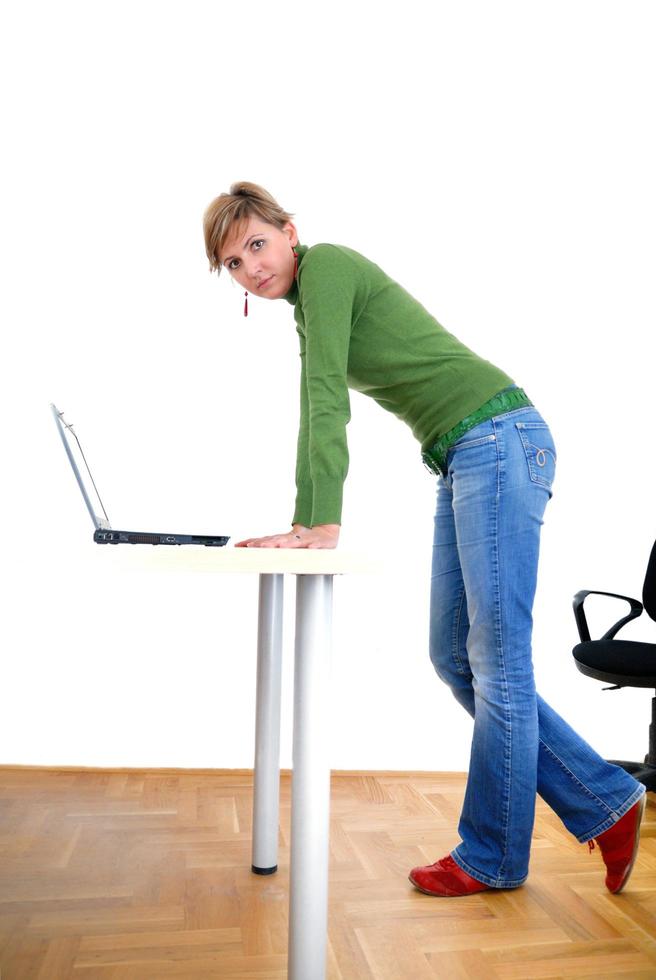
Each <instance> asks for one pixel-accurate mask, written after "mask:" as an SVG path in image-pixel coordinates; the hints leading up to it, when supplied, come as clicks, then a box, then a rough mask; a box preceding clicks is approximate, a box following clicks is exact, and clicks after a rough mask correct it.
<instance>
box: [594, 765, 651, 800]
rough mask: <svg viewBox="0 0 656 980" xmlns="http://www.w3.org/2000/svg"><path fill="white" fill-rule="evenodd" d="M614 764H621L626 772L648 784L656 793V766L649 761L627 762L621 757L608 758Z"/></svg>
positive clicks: (648, 787) (645, 784)
mask: <svg viewBox="0 0 656 980" xmlns="http://www.w3.org/2000/svg"><path fill="white" fill-rule="evenodd" d="M606 761H607V762H610V764H611V765H613V766H620V768H622V769H625V770H626V772H629V773H631V775H632V776H633V778H634V779H637V780H638V782H639V783H642V784H643V786H646V787H647V789H648V790H650V791H651V792H652V793H656V766H653V765H651V763H649V762H647V761H646V760H645V762H626V761H624V760H620V759H607V760H606Z"/></svg>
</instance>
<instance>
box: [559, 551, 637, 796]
mask: <svg viewBox="0 0 656 980" xmlns="http://www.w3.org/2000/svg"><path fill="white" fill-rule="evenodd" d="M588 595H607V596H613V598H615V599H625V600H626V602H629V603H630V604H631V612H630V613H629V614H628V616H625V617H624V619H620V620H619V622H617V623H615V625H614V626H611V628H610V629H609V630H608V632H607V633H604V635H603V636H602V637H601V639H600V640H591V639H590V630H589V629H588V623H587V620H586V618H585V613H584V612H583V602H584V600H585V597H586V596H588ZM643 603H644V608H645V609H646V611H647V615H648V616H650V618H651V619H653V620H655V621H656V541H655V542H654V546H653V548H652V549H651V555H650V557H649V564H648V565H647V574H646V576H645V584H644V585H643V587H642V602H638V600H637V599H631V598H630V597H629V596H626V595H617V594H616V593H615V592H595V591H594V589H586V590H583V591H582V592H577V593H576V595H575V596H574V616H575V617H576V625H577V626H578V630H579V636H580V637H581V642H580V643H579V644H577V645H576V646H575V647H574V649H573V650H572V653H573V654H574V660H575V661H576V666H577V667H578V669H579V670H580V671H581V673H582V674H587V675H588V677H596V678H597V680H599V681H610V683H611V684H612V685H613V686H612V687H605V688H604V691H617V690H618V689H619V688H620V687H653V688H656V643H641V642H638V641H636V640H616V639H614V637H615V634H616V633H618V632H619V631H620V629H621V628H622V627H623V626H624V625H625V624H626V623H628V622H630V621H631V620H632V619H636V618H637V617H638V616H639V615H640V614H641V613H642V610H643ZM608 761H609V762H613V763H614V764H615V765H616V766H621V767H622V769H626V771H627V772H630V773H631V775H632V776H633V777H634V778H635V779H637V780H638V781H639V782H641V783H644V785H645V786H646V787H647V789H648V790H652V791H656V697H653V698H652V700H651V725H650V726H649V752H648V753H647V755H646V756H645V761H644V762H622V761H619V760H616V759H609V760H608Z"/></svg>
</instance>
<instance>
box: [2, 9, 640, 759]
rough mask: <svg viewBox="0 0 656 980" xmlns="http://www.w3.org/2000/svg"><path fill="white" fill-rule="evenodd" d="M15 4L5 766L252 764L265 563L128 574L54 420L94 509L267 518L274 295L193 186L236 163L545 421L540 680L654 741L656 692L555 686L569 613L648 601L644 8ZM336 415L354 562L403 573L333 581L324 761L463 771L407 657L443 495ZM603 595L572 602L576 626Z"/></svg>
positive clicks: (455, 724) (464, 744)
mask: <svg viewBox="0 0 656 980" xmlns="http://www.w3.org/2000/svg"><path fill="white" fill-rule="evenodd" d="M3 9H4V14H3V22H2V25H1V30H0V36H1V37H2V40H1V41H0V45H1V51H0V55H1V57H0V71H1V72H2V79H1V80H2V86H3V92H4V94H5V97H6V101H5V108H4V110H3V136H4V141H3V142H4V145H5V150H4V152H3V163H2V166H3V171H4V174H3V179H2V182H1V187H0V193H1V195H2V202H1V203H2V223H1V224H2V229H1V234H2V269H3V280H4V285H3V290H2V294H3V295H2V305H3V308H4V309H3V317H2V319H3V342H2V343H3V356H2V369H3V402H4V408H5V440H4V452H3V464H4V465H3V471H4V475H3V479H2V481H1V492H2V529H3V543H2V559H3V569H4V576H3V581H4V585H3V599H4V603H3V605H4V613H3V616H2V620H1V621H2V633H3V635H2V645H3V671H2V686H3V699H2V712H1V713H0V746H1V748H0V762H1V763H9V764H34V765H38V764H43V765H84V766H113V765H117V766H153V767H157V766H183V767H205V766H208V767H219V768H224V767H227V768H229V767H250V766H252V764H253V741H254V682H255V639H256V619H255V612H256V604H257V577H256V576H237V575H235V576H227V577H221V578H216V577H214V576H207V575H197V576H190V577H187V576H183V575H177V574H176V575H170V576H159V575H158V576H156V577H155V578H156V580H154V578H153V577H149V576H147V575H145V574H144V575H134V576H127V575H126V576H122V575H120V574H117V572H116V570H115V569H114V568H113V567H112V562H108V561H107V560H106V555H107V552H106V551H105V549H104V548H100V547H98V546H96V545H94V544H93V542H92V537H91V532H92V527H91V523H90V521H89V518H88V515H87V514H86V511H85V509H84V506H83V503H82V500H81V498H80V497H79V494H78V491H77V489H76V487H75V485H74V482H73V478H72V475H71V473H70V471H69V470H68V464H67V463H66V460H65V457H64V454H63V452H62V448H61V445H60V443H59V439H58V437H57V434H56V431H55V427H54V424H53V421H52V418H51V415H50V412H49V407H48V406H49V402H50V401H51V400H52V401H55V402H56V403H57V404H58V406H59V407H60V408H61V409H63V410H64V411H65V413H66V417H67V418H68V419H69V421H72V422H73V423H74V424H75V425H76V428H77V431H78V433H79V435H80V437H81V439H82V442H83V445H84V446H85V449H86V451H87V455H88V458H89V462H90V464H91V467H92V470H93V472H94V475H95V477H96V481H97V483H98V485H99V487H100V489H101V493H102V496H103V498H104V500H105V503H106V506H107V509H108V512H109V516H110V518H111V520H112V522H113V524H114V525H115V526H119V527H120V526H126V525H127V526H129V527H134V528H139V529H146V530H148V529H150V530H164V531H171V530H172V531H179V532H185V531H193V532H210V533H226V534H230V535H231V537H232V541H231V544H232V543H233V542H234V541H237V540H239V539H240V538H243V537H246V536H251V535H264V534H273V533H277V532H280V531H284V530H287V529H288V528H289V525H290V521H291V518H292V513H293V504H294V454H295V445H296V427H297V423H298V379H299V364H300V362H299V358H298V348H297V336H296V333H295V328H294V321H293V310H292V307H291V306H289V304H287V303H286V302H284V301H279V302H277V303H276V302H271V301H266V300H262V299H257V298H255V297H250V299H249V317H248V319H244V317H243V291H242V290H240V289H239V288H238V287H237V286H235V287H234V288H232V287H231V284H230V281H229V280H228V278H227V276H222V278H221V279H220V280H217V278H216V277H212V276H210V274H209V272H208V269H207V261H206V258H205V255H204V248H203V240H202V228H201V219H202V212H203V210H204V208H205V206H206V205H207V204H208V203H209V201H210V200H211V199H212V198H213V197H214V196H216V195H217V194H218V193H220V192H221V191H224V190H227V189H228V187H229V185H230V183H231V182H232V181H234V180H240V179H245V180H252V181H255V182H256V183H260V184H262V185H263V186H264V187H266V188H267V189H269V190H270V192H271V193H273V195H274V196H275V197H276V198H277V199H278V201H279V202H280V203H281V204H282V206H283V207H285V208H287V209H288V210H289V211H291V212H293V213H294V214H295V221H296V223H297V226H298V228H299V231H300V239H301V242H302V243H304V244H308V245H312V244H315V243H317V242H322V241H327V242H336V243H340V244H344V245H348V246H349V247H351V248H355V249H357V250H359V251H361V252H363V253H364V254H365V255H367V256H368V257H369V258H371V259H372V260H374V261H375V262H377V263H378V264H379V265H381V267H382V268H383V269H384V270H385V271H386V272H387V273H388V274H389V275H391V276H392V278H394V279H396V280H397V281H399V282H400V283H402V284H403V285H404V286H405V288H406V289H408V290H409V291H410V292H411V293H412V294H413V295H415V296H416V297H417V298H418V299H419V300H420V301H421V302H422V303H423V304H424V305H425V306H426V307H427V308H428V309H429V310H430V311H431V312H432V313H433V314H434V315H435V316H436V317H437V319H438V320H439V321H440V322H441V323H442V324H443V325H444V326H445V327H446V328H447V329H448V330H450V331H451V332H453V333H455V334H456V336H458V337H459V338H460V339H461V340H463V341H464V342H465V343H467V344H468V345H469V346H470V347H472V348H473V349H474V350H475V351H477V352H478V353H479V354H481V355H482V356H483V357H486V358H488V359H489V360H491V361H493V362H494V363H495V364H498V365H499V366H500V367H502V368H503V369H504V370H505V371H507V372H508V373H509V374H510V375H511V376H512V377H513V378H514V379H515V380H516V382H517V383H518V384H519V385H521V386H523V387H524V388H525V389H526V391H527V392H528V394H529V395H530V397H531V398H532V399H533V401H534V402H535V404H536V406H537V407H538V408H539V410H540V411H541V412H542V414H543V415H544V417H545V418H546V420H547V421H548V422H549V424H550V426H551V429H552V432H553V435H554V438H555V441H556V446H557V449H558V454H559V455H558V469H557V476H556V482H555V486H554V490H555V495H554V497H553V499H552V501H551V502H550V504H549V505H548V507H547V512H546V515H545V524H544V527H543V532H542V533H543V538H542V554H541V564H540V576H539V584H538V594H537V598H536V603H535V608H534V618H535V634H534V660H535V670H536V677H537V684H538V690H539V691H540V692H541V693H542V695H543V697H545V698H546V699H547V700H548V701H549V702H550V703H551V704H552V705H553V706H554V707H555V708H556V709H557V710H559V711H560V712H561V713H562V714H563V716H564V717H565V718H566V719H567V720H568V721H569V722H570V723H572V724H573V725H574V726H575V727H576V728H578V730H579V731H580V732H581V734H583V735H584V737H586V738H587V739H588V740H589V741H590V742H591V743H592V744H593V745H594V746H595V747H596V748H597V749H598V751H600V752H601V753H602V754H604V755H606V756H607V757H625V758H635V759H637V758H642V756H643V754H644V752H645V751H646V747H647V735H648V721H649V713H650V698H651V696H652V695H653V692H650V691H648V690H644V691H631V690H625V691H620V692H613V693H603V694H602V691H601V687H602V685H601V684H599V683H598V682H595V681H593V680H590V679H587V678H585V677H583V676H582V675H581V674H579V673H578V672H577V670H576V668H575V665H574V662H573V660H572V656H571V649H572V646H573V645H574V644H575V643H576V642H577V633H576V628H575V623H574V618H573V614H572V609H571V600H572V596H573V594H574V592H576V591H577V590H578V589H582V588H590V589H602V590H606V591H612V592H619V593H624V594H628V595H632V596H636V597H640V593H641V589H642V581H643V576H644V571H645V566H646V561H647V557H648V555H649V550H650V547H651V544H652V542H653V540H654V538H655V537H656V511H655V508H654V478H655V476H656V462H655V455H656V454H655V446H654V428H653V423H654V399H653V385H654V352H653V351H654V348H653V331H654V314H655V299H654V289H653V274H654V268H655V259H656V255H655V251H656V249H655V244H654V242H655V239H654V227H655V226H656V200H655V191H654V180H653V175H654V173H656V153H655V149H654V145H655V144H654V139H653V93H654V85H655V82H656V77H655V76H656V68H655V63H654V58H653V51H654V45H655V36H654V35H655V30H654V29H655V26H656V14H655V12H654V7H653V4H651V3H649V2H632V3H631V4H626V3H620V2H612V3H609V2H599V0H595V2H580V0H550V2H549V3H532V2H529V3H527V2H524V0H517V2H497V3H494V4H488V3H484V2H479V3H471V2H460V3H458V4H453V3H435V4H433V5H432V6H431V8H430V10H431V13H430V14H429V13H427V12H426V11H427V10H428V9H429V8H426V6H425V4H423V3H418V2H415V0H410V2H406V3H404V4H402V5H398V6H397V5H389V4H384V3H383V4H375V5H374V4H357V3H355V4H354V3H344V2H342V0H336V2H333V3H332V5H331V6H329V7H327V6H326V5H325V4H321V5H319V4H316V3H312V2H308V0H305V2H303V3H301V2H294V3H284V2H283V3H278V4H275V5H271V4H268V3H267V4H265V3H261V2H257V0H253V2H251V3H249V4H247V5H244V6H241V7H240V6H239V5H233V4H220V3H204V2H195V3H194V2H191V3H188V2H186V3H184V4H183V3H181V2H179V3H170V2H158V3H154V2H152V3H151V2H134V0H132V2H129V3H128V2H124V0H119V2H116V0H115V2H114V3H113V4H112V5H111V6H108V5H107V4H104V3H103V4H100V3H97V2H88V0H87V2H80V3H70V2H60V3H57V4H46V3H29V2H27V3H21V4H18V3H16V4H14V5H13V9H12V5H10V4H9V5H5V7H4V8H3ZM351 407H352V420H351V422H350V424H349V427H348V437H349V448H350V456H351V466H350V472H349V475H348V479H347V482H346V487H345V503H344V510H343V526H342V534H341V539H340V547H343V548H349V549H365V550H366V549H368V548H369V547H370V546H376V547H381V546H383V545H384V544H385V542H393V543H395V545H396V546H397V547H399V548H401V549H402V550H403V551H404V552H405V555H406V559H407V560H406V561H405V562H404V563H403V565H401V564H400V565H399V567H398V571H397V572H396V573H394V574H390V575H388V576H384V577H382V578H381V577H378V578H376V577H366V576H365V577H363V576H353V577H346V578H338V579H336V580H335V613H334V641H335V642H334V655H333V673H332V677H333V686H332V691H331V692H330V696H331V697H332V700H333V718H334V732H333V741H332V747H333V748H332V757H331V763H332V765H333V767H334V768H336V769H360V768H367V769H417V770H424V769H425V770H465V769H466V768H467V766H468V760H469V748H470V741H471V731H472V722H471V719H470V718H469V716H468V715H466V714H465V712H464V711H463V710H462V709H461V708H460V707H459V706H458V704H457V703H456V702H455V700H454V699H453V697H452V696H451V694H450V692H449V691H448V689H447V688H446V687H445V686H444V685H443V684H442V683H441V682H440V681H439V679H438V678H437V676H436V675H435V673H434V671H433V668H432V666H431V663H430V661H429V658H428V597H429V586H430V559H431V545H432V532H433V514H434V507H435V490H436V481H435V479H434V478H432V477H431V476H430V475H429V474H428V473H427V472H426V470H425V469H424V467H423V466H422V464H421V460H420V456H419V445H418V443H416V442H415V441H414V438H413V436H412V433H411V432H410V429H409V428H407V427H406V426H405V425H403V423H400V422H399V421H398V420H397V419H396V418H394V416H392V415H389V414H387V413H385V412H384V411H383V410H382V409H380V408H379V407H378V406H377V405H376V404H375V403H374V402H373V401H370V400H368V399H366V398H365V397H364V396H362V395H360V394H358V393H352V398H351ZM288 581H289V584H288V589H287V595H286V597H285V628H286V641H285V672H284V693H283V733H282V753H281V764H282V765H283V766H290V765H291V761H292V760H291V730H292V729H291V706H292V686H291V681H292V677H291V667H292V660H293V647H292V641H291V637H292V627H293V615H294V596H293V588H292V586H293V584H294V579H289V580H288ZM624 611H625V606H624V605H623V604H622V603H619V602H617V601H612V600H602V599H599V598H598V599H597V603H594V604H593V603H591V622H592V627H593V635H599V633H600V631H601V630H602V628H603V629H605V628H607V627H608V626H609V625H610V624H611V623H613V622H615V620H616V619H619V618H620V616H621V615H623V614H624ZM622 635H623V636H624V637H625V638H627V639H649V638H651V640H652V641H656V624H654V623H653V622H651V620H649V619H647V617H646V615H644V616H643V617H642V618H641V619H640V620H638V621H637V622H634V623H632V624H630V625H629V627H627V628H625V630H624V632H623V634H622Z"/></svg>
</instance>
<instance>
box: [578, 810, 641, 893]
mask: <svg viewBox="0 0 656 980" xmlns="http://www.w3.org/2000/svg"><path fill="white" fill-rule="evenodd" d="M646 800H647V794H646V793H643V795H642V796H641V797H640V799H639V800H638V802H637V803H635V804H634V805H633V806H632V807H631V809H630V810H627V812H626V813H625V814H624V816H623V817H620V819H619V820H618V821H617V822H616V823H614V824H613V826H612V827H609V828H608V830H605V831H604V832H603V834H599V837H595V838H593V839H592V840H589V841H588V847H589V848H590V851H591V852H592V851H593V850H594V842H595V841H596V842H597V844H599V849H600V850H601V856H602V858H603V859H604V864H605V865H606V888H607V889H608V890H609V891H610V892H612V893H613V895H617V893H618V892H621V891H622V889H623V888H624V886H625V885H626V883H627V881H628V880H629V875H630V874H631V870H632V868H633V865H634V864H635V859H636V857H637V854H638V845H639V844H640V821H641V820H642V814H643V812H644V809H645V802H646Z"/></svg>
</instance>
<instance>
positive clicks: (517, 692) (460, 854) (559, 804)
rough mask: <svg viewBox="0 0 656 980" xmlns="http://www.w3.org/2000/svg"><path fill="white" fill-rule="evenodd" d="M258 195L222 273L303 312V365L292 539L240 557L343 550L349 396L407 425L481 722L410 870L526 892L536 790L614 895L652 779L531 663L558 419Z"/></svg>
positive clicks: (220, 200)
mask: <svg viewBox="0 0 656 980" xmlns="http://www.w3.org/2000/svg"><path fill="white" fill-rule="evenodd" d="M292 217H293V215H291V214H288V213H287V212H286V211H284V210H283V209H282V208H281V207H280V206H279V205H278V204H277V203H276V201H275V200H274V198H273V197H272V196H271V195H270V194H269V193H268V192H267V191H266V190H264V189H263V188H262V187H259V186H258V185H257V184H252V183H248V182H245V181H243V182H238V183H235V184H233V185H232V186H231V188H230V191H229V192H228V193H225V194H221V195H219V197H217V198H216V199H215V200H214V201H212V203H211V204H210V205H209V207H208V208H207V210H206V212H205V216H204V233H205V246H206V251H207V255H208V258H209V260H210V269H211V270H216V272H217V273H220V271H221V269H222V268H225V269H227V271H228V273H229V274H230V275H231V276H232V278H233V279H234V280H235V281H236V282H237V283H239V285H240V286H242V287H243V289H244V290H245V308H244V313H247V303H248V293H249V292H250V293H252V294H254V295H255V296H261V297H263V298H265V299H283V300H286V301H287V302H288V303H290V304H291V305H292V306H293V307H294V315H295V320H296V329H297V332H298V335H299V342H300V355H301V372H300V375H301V377H300V383H301V405H300V408H301V412H300V427H299V433H298V446H297V461H296V488H297V494H296V507H295V511H294V517H293V520H292V529H291V531H288V532H284V533H282V534H274V535H271V536H269V537H263V538H247V539H246V540H244V541H240V542H238V544H237V547H246V548H335V547H336V546H337V543H338V539H339V530H340V523H341V511H342V489H343V484H344V480H345V478H346V474H347V470H348V450H347V441H346V425H347V423H348V421H349V419H350V406H349V394H348V391H349V388H354V389H355V390H357V391H361V392H364V393H365V394H367V395H370V396H371V397H372V398H374V399H375V400H376V401H377V402H378V403H379V404H380V405H381V406H382V407H383V408H385V409H387V410H388V411H390V412H393V413H394V414H395V415H397V416H398V417H399V418H400V419H402V420H403V421H404V422H406V423H407V424H408V425H409V426H410V428H411V429H412V432H413V435H414V436H415V438H416V439H417V440H418V441H419V442H420V444H421V453H422V458H423V461H424V463H425V464H426V465H427V467H428V468H429V469H430V471H431V472H432V473H434V474H435V475H436V477H437V508H436V514H435V529H434V543H433V559H432V582H431V596H430V634H429V636H430V639H429V645H430V658H431V661H432V663H433V665H434V667H435V670H436V672H437V674H438V675H439V677H440V678H442V680H443V681H445V682H446V683H447V684H448V685H449V687H450V688H451V691H452V693H453V695H454V697H455V698H456V699H457V700H458V701H459V702H460V704H462V706H463V707H464V708H465V710H466V711H468V712H469V714H470V715H472V717H473V718H474V732H473V738H472V747H471V760H470V768H469V776H468V780H467V788H466V792H465V800H464V806H463V810H462V814H461V817H460V823H459V826H458V833H459V835H460V837H461V839H462V841H461V843H460V844H458V846H457V847H455V848H454V850H453V851H452V852H451V854H449V855H447V856H446V857H444V858H442V859H441V860H439V861H436V862H435V863H434V864H431V865H428V866H426V867H418V868H414V869H412V871H411V872H410V876H409V877H410V881H411V882H412V883H413V884H414V885H415V886H416V887H417V888H418V889H419V890H420V891H422V892H425V893H426V894H428V895H439V896H456V895H468V894H471V893H473V892H479V891H484V890H487V889H493V888H517V887H518V886H520V885H521V884H523V882H524V881H525V880H526V878H527V875H528V865H529V852H530V845H531V834H532V830H533V822H534V816H535V794H536V792H538V793H539V794H540V796H541V797H542V798H543V799H544V800H546V802H547V803H548V804H549V805H550V806H551V807H552V808H553V809H554V810H555V812H556V813H557V814H558V816H559V817H560V818H561V820H562V821H563V823H564V825H565V826H566V827H567V829H568V830H569V831H570V832H571V833H572V834H574V836H575V837H576V838H577V840H578V841H580V842H581V843H585V842H589V847H590V850H592V849H593V848H594V843H593V841H594V840H596V841H597V843H598V844H599V847H600V850H601V853H602V857H603V859H604V862H605V864H606V886H607V887H608V889H609V890H610V891H611V892H619V891H620V890H621V889H622V888H623V887H624V885H625V884H626V882H627V880H628V877H629V874H630V871H631V869H632V867H633V863H634V860H635V856H636V853H637V849H638V842H639V828H640V820H641V818H642V812H643V809H644V804H645V792H646V790H645V787H644V786H643V785H642V784H641V783H639V782H637V781H636V780H635V779H634V778H633V776H631V775H629V773H627V772H625V771H624V770H623V769H622V768H620V767H619V766H615V765H612V764H610V763H608V762H606V761H605V760H604V759H602V758H601V756H599V755H598V754H597V753H596V752H595V751H594V750H593V749H592V748H591V747H590V746H589V745H588V744H587V743H586V742H585V741H584V740H583V739H582V738H581V737H580V736H579V735H577V733H576V732H575V731H574V730H573V729H572V728H570V726H569V725H568V724H567V723H566V722H565V721H564V720H563V719H562V718H561V717H560V716H559V715H558V714H556V712H555V711H554V710H553V709H552V708H550V707H549V705H548V704H546V703H545V702H544V701H543V700H542V698H541V697H540V696H539V695H538V694H537V693H536V690H535V682H534V676H533V664H532V659H531V630H532V607H533V600H534V597H535V588H536V578H537V568H538V553H539V540H540V528H541V525H542V524H543V514H544V511H545V508H546V505H547V502H548V501H549V500H550V499H551V496H552V492H553V491H552V486H553V481H554V476H555V468H556V447H555V445H554V441H553V438H552V435H551V432H550V431H549V426H548V425H547V423H546V422H545V420H544V419H543V417H542V415H541V414H540V412H539V411H538V410H537V408H535V406H534V405H533V403H532V402H531V401H530V399H529V398H528V397H527V395H526V394H525V392H524V391H523V389H522V388H519V387H518V386H517V385H516V384H515V383H514V381H513V379H512V378H511V377H510V376H509V375H507V374H506V373H505V372H504V371H502V370H500V369H499V368H498V367H496V366H495V365H493V364H491V363H490V362H489V361H487V360H484V359H483V358H481V357H479V356H478V355H476V354H475V353H474V352H473V351H472V350H470V349H469V348H468V347H466V346H465V345H464V344H463V343H461V342H460V341H459V340H457V339H456V338H455V337H454V336H453V335H452V334H450V333H449V332H448V331H447V330H445V329H444V327H442V326H441V325H440V324H439V323H438V322H437V320H435V318H434V317H432V316H431V315H430V314H429V313H428V312H427V311H426V309H425V308H424V307H423V306H422V305H421V304H420V303H419V302H417V300H415V299H413V297H412V296H410V295H409V294H408V293H407V292H406V291H405V290H404V289H403V288H402V287H401V286H400V285H399V284H398V283H396V282H395V281H394V280H393V279H391V278H390V277H389V276H387V275H386V274H385V272H383V270H382V269H381V268H379V266H377V265H376V264H375V263H374V262H371V261H369V259H367V258H365V257H364V256H363V255H361V254H359V253H358V252H356V251H354V250H353V249H350V248H347V247H345V246H343V245H333V244H325V243H322V244H319V245H313V246H307V245H301V244H300V243H299V237H298V232H297V230H296V227H295V225H294V224H293V223H292V221H291V218H292Z"/></svg>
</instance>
